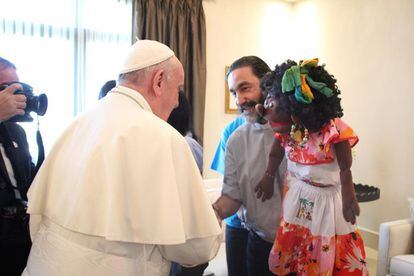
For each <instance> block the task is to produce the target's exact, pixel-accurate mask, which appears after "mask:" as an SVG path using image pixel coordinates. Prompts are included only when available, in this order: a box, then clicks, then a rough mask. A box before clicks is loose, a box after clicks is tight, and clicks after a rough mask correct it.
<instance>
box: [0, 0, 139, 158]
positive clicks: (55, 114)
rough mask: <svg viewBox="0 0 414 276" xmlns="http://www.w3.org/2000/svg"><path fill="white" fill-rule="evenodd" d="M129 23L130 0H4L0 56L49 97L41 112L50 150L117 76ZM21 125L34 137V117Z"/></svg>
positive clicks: (128, 40) (128, 36)
mask: <svg viewBox="0 0 414 276" xmlns="http://www.w3.org/2000/svg"><path fill="white" fill-rule="evenodd" d="M131 29H132V0H36V1H33V0H0V56H1V57H3V58H5V59H8V60H9V61H11V62H13V63H14V64H15V65H16V67H17V72H18V75H19V77H20V81H22V82H26V83H28V84H29V85H31V86H33V88H34V93H35V94H36V95H37V94H39V93H45V94H47V96H48V99H49V107H48V110H47V112H46V115H45V116H44V117H40V127H41V132H42V134H43V137H44V143H45V148H46V151H48V149H49V148H50V147H51V146H52V144H53V142H54V141H55V139H56V138H57V137H58V136H59V134H60V133H61V132H62V130H64V129H65V127H66V126H67V125H68V124H69V123H70V122H71V121H72V120H73V117H74V116H76V115H77V114H78V113H79V112H82V111H83V110H85V109H87V108H89V107H91V106H92V105H94V104H95V103H96V102H97V99H98V94H99V90H100V87H101V86H102V85H103V84H104V83H105V82H106V81H107V80H110V79H116V78H117V74H116V73H117V71H118V68H119V66H120V62H122V56H123V55H124V52H125V50H126V49H127V47H128V46H129V45H131V41H132V39H131V33H132V30H131ZM22 125H23V126H24V127H25V129H26V130H27V131H26V132H28V135H29V136H32V137H34V136H33V134H34V132H35V128H36V123H35V122H33V123H24V124H22ZM32 137H29V143H30V146H31V150H33V151H35V150H36V146H35V140H34V138H32ZM33 151H32V153H33Z"/></svg>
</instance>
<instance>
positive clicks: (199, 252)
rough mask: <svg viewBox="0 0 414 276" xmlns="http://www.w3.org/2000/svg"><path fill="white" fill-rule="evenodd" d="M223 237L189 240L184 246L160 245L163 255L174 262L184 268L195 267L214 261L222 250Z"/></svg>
mask: <svg viewBox="0 0 414 276" xmlns="http://www.w3.org/2000/svg"><path fill="white" fill-rule="evenodd" d="M221 241H222V236H221V235H220V236H212V237H207V238H196V239H190V240H187V241H186V242H185V243H184V244H177V245H160V246H158V247H159V250H160V252H161V255H162V256H163V257H164V258H165V259H167V260H169V261H172V262H176V263H179V264H181V265H183V266H195V265H198V264H203V263H206V262H208V261H210V260H211V259H213V258H214V257H215V256H216V255H217V252H218V250H219V248H220V244H221Z"/></svg>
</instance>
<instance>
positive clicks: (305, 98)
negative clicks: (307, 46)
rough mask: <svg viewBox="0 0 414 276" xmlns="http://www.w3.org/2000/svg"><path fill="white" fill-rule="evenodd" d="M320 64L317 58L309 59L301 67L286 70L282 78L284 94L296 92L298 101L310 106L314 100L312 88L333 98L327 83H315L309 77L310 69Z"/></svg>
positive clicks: (296, 66)
mask: <svg viewBox="0 0 414 276" xmlns="http://www.w3.org/2000/svg"><path fill="white" fill-rule="evenodd" d="M318 62H319V59H317V58H314V59H307V60H304V61H302V63H301V64H300V65H295V66H292V67H290V68H289V69H288V70H286V72H285V74H284V75H283V78H282V92H283V93H285V92H291V91H295V98H296V100H297V101H298V102H300V103H303V104H310V103H311V102H312V100H313V99H314V96H313V93H312V90H311V89H310V87H312V88H313V89H315V90H317V91H319V92H320V93H322V94H324V95H325V96H326V97H328V98H329V97H331V96H332V95H333V91H332V89H330V88H329V87H327V85H326V84H325V83H323V82H317V81H314V80H312V79H311V78H310V77H309V76H308V68H309V67H316V66H317V65H318Z"/></svg>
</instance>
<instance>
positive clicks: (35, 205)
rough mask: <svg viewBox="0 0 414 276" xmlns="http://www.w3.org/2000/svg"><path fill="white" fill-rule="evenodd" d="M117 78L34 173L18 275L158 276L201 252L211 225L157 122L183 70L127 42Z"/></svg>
mask: <svg viewBox="0 0 414 276" xmlns="http://www.w3.org/2000/svg"><path fill="white" fill-rule="evenodd" d="M118 84H119V85H118V86H117V87H115V88H114V89H112V90H111V91H110V92H109V94H108V95H107V96H106V97H105V98H103V99H102V100H101V101H100V102H99V103H98V104H97V106H96V107H94V108H93V109H91V110H89V111H87V112H86V113H84V114H83V115H81V116H79V117H78V118H77V119H76V120H75V121H74V122H73V123H72V124H71V125H70V127H69V128H68V129H67V130H66V131H65V132H64V133H63V134H62V136H61V137H60V138H59V140H58V141H57V142H56V144H55V145H54V147H53V149H52V150H51V152H50V154H49V155H48V157H47V158H46V160H45V162H44V163H43V166H42V167H41V169H40V171H39V173H38V174H37V176H36V178H35V180H34V182H33V184H32V186H31V188H30V191H29V193H28V197H29V207H28V212H29V213H30V217H31V219H30V230H31V236H32V240H33V246H32V249H31V252H30V256H29V260H28V263H27V267H26V269H25V271H24V272H23V274H22V275H34V276H51V275H53V276H64V275H67V276H77V275H99V276H106V275H116V276H121V275H122V276H129V275H168V272H169V269H170V263H171V261H174V262H177V263H180V264H182V265H184V266H193V265H197V264H201V263H205V262H207V261H209V260H211V259H212V258H213V257H214V256H215V255H216V254H217V251H218V249H219V246H220V242H221V229H220V226H219V223H218V221H217V219H216V216H215V214H214V211H213V209H212V208H211V204H210V202H209V200H208V197H207V195H206V192H205V191H204V188H203V185H202V179H201V176H200V173H199V170H198V168H197V165H196V162H195V161H194V158H193V156H192V154H191V151H190V149H189V147H188V145H187V143H186V141H185V139H184V138H183V137H182V136H181V135H180V134H179V133H178V132H177V131H176V130H175V129H174V128H172V127H171V126H170V125H169V124H167V123H166V122H165V120H167V118H168V116H169V114H170V112H171V111H172V110H173V108H174V107H175V106H177V104H178V92H179V90H181V89H182V87H183V84H184V71H183V67H182V65H181V63H180V62H179V61H178V59H177V58H176V57H175V55H174V52H173V51H171V49H169V48H168V47H167V46H165V45H163V44H161V43H159V42H155V41H150V40H140V41H137V42H136V43H135V44H134V45H133V46H132V48H131V52H130V53H129V55H128V56H127V59H126V62H125V63H124V66H123V68H122V70H121V72H120V75H119V79H118Z"/></svg>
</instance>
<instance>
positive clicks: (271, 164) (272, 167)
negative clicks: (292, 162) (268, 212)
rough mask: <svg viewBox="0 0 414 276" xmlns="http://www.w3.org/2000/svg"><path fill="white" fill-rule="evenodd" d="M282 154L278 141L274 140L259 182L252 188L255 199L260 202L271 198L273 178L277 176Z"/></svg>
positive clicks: (282, 150)
mask: <svg viewBox="0 0 414 276" xmlns="http://www.w3.org/2000/svg"><path fill="white" fill-rule="evenodd" d="M284 153H285V151H284V149H283V148H282V146H281V145H280V141H279V140H277V139H275V140H274V141H273V144H272V149H271V150H270V154H269V161H268V163H267V168H266V171H265V173H264V175H263V177H262V179H261V180H260V182H259V183H258V184H257V185H256V187H255V188H254V191H255V193H256V196H257V198H262V201H265V200H267V199H269V198H271V197H272V196H273V192H274V191H273V185H274V182H275V177H276V175H277V172H278V168H279V165H280V163H281V162H282V160H283V156H284Z"/></svg>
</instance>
